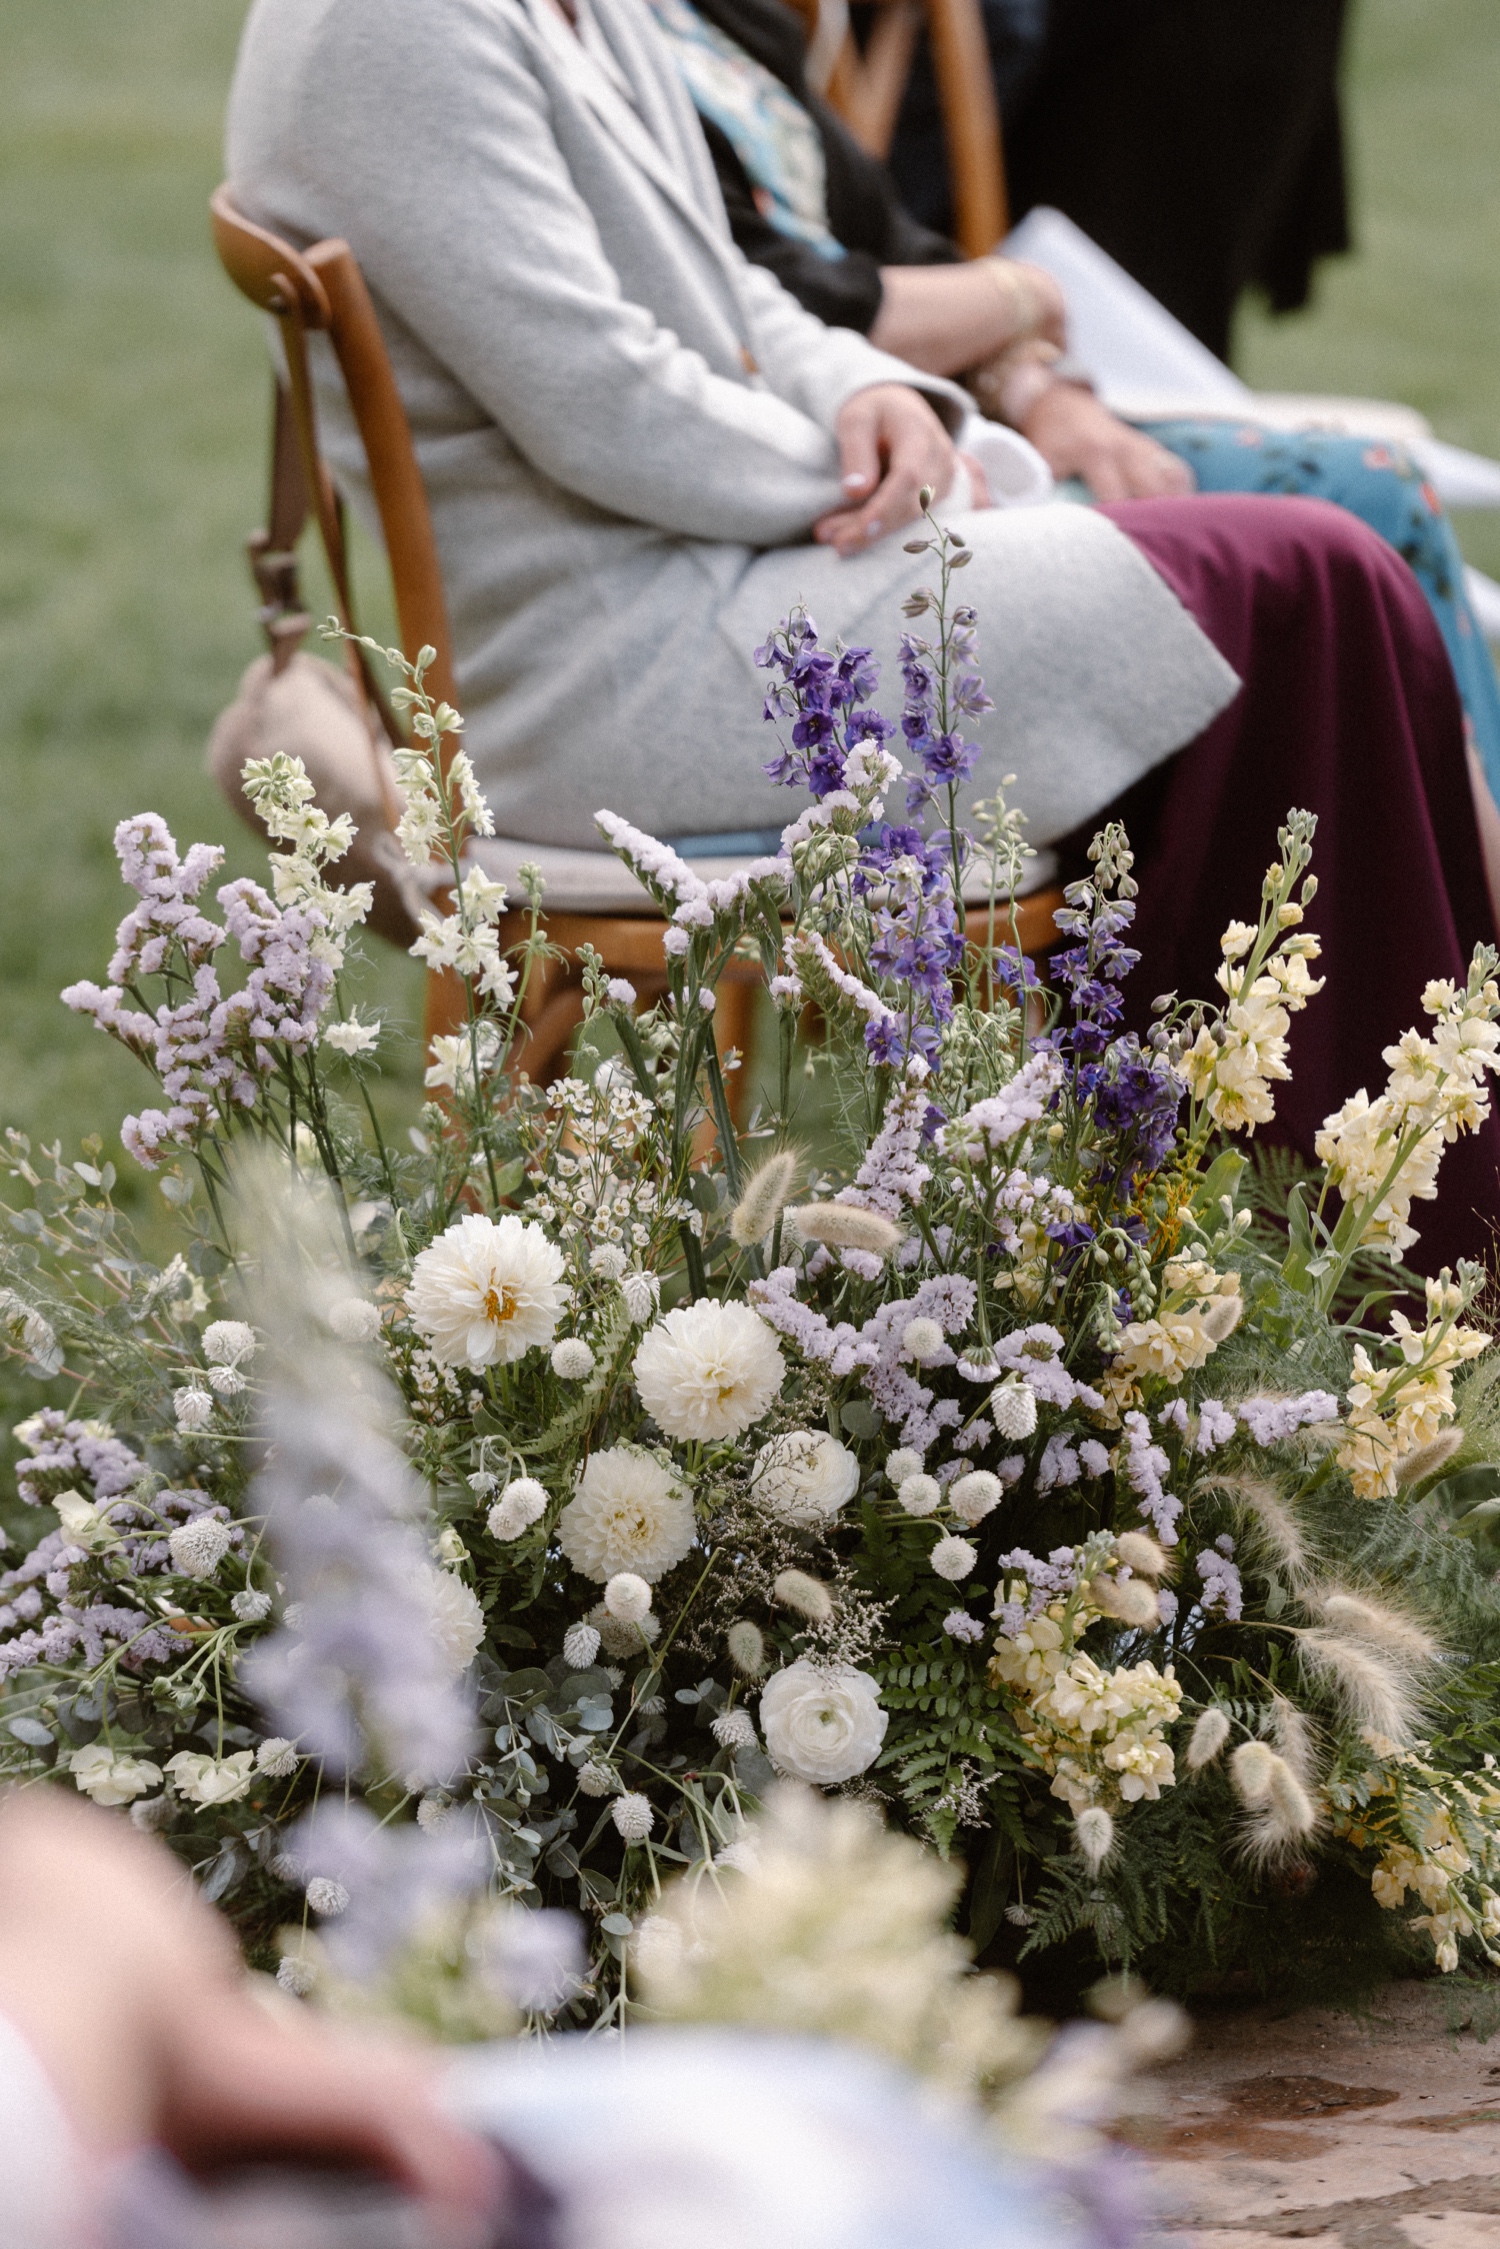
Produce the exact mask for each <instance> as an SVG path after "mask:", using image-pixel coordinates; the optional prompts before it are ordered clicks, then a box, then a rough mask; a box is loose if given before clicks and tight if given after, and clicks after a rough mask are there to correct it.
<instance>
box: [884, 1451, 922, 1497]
mask: <svg viewBox="0 0 1500 2249" xmlns="http://www.w3.org/2000/svg"><path fill="white" fill-rule="evenodd" d="M885 1473H886V1477H887V1479H888V1481H889V1482H891V1483H892V1484H894V1485H895V1487H896V1489H897V1491H900V1489H901V1486H902V1485H903V1484H904V1483H905V1482H906V1479H907V1477H908V1476H920V1475H921V1473H922V1455H921V1454H920V1453H919V1452H913V1451H912V1449H911V1447H910V1445H898V1446H897V1447H896V1450H895V1451H894V1452H893V1453H889V1454H887V1456H886V1463H885Z"/></svg>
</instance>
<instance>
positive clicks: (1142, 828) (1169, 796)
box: [1075, 494, 1500, 1271]
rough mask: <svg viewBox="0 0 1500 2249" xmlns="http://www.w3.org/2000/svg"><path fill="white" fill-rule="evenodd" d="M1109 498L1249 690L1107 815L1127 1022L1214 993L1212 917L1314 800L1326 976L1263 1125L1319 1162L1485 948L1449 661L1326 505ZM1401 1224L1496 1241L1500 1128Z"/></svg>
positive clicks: (1429, 1238) (1470, 1252)
mask: <svg viewBox="0 0 1500 2249" xmlns="http://www.w3.org/2000/svg"><path fill="white" fill-rule="evenodd" d="M1103 512H1104V513H1105V514H1106V515H1108V516H1109V517H1111V519H1112V520H1113V521H1114V522H1115V523H1117V524H1118V525H1119V527H1120V529H1121V530H1122V531H1124V532H1125V533H1126V534H1127V535H1128V536H1129V537H1130V538H1131V539H1132V540H1134V542H1135V544H1136V546H1137V547H1138V548H1139V549H1140V551H1141V553H1142V554H1143V555H1144V556H1145V557H1146V559H1147V561H1148V562H1150V563H1151V564H1152V566H1153V567H1154V568H1155V569H1156V570H1157V571H1158V573H1159V574H1160V575H1161V577H1163V578H1164V579H1165V580H1166V582H1167V584H1168V585H1169V586H1170V587H1171V588H1172V591H1173V592H1174V593H1175V594H1176V595H1177V597H1178V599H1179V600H1180V601H1181V602H1182V603H1183V605H1184V607H1185V608H1187V609H1188V610H1189V611H1190V612H1191V613H1192V615H1193V616H1194V617H1195V618H1196V619H1197V621H1198V623H1199V624H1200V625H1201V626H1202V628H1203V630H1204V632H1206V633H1207V635H1208V637H1209V638H1210V640H1212V641H1213V643H1214V645H1215V647H1217V648H1218V649H1219V650H1220V651H1221V652H1222V654H1223V655H1224V656H1225V657H1226V658H1227V659H1228V661H1229V662H1230V663H1231V664H1232V665H1233V666H1234V668H1235V670H1236V671H1237V672H1238V673H1239V675H1240V677H1241V679H1242V680H1243V681H1244V683H1245V684H1244V686H1243V688H1242V689H1241V691H1240V693H1239V694H1238V695H1237V696H1236V697H1235V699H1234V701H1233V702H1232V703H1231V704H1230V705H1229V707H1228V709H1227V710H1225V711H1224V712H1222V713H1221V714H1220V716H1219V717H1218V718H1217V719H1215V721H1214V722H1213V724H1212V725H1211V726H1210V727H1209V728H1208V729H1207V730H1206V732H1205V733H1203V734H1201V735H1200V736H1199V737H1198V739H1197V740H1196V741H1195V742H1192V743H1190V744H1189V746H1188V747H1187V748H1186V749H1184V750H1182V751H1180V752H1179V753H1178V755H1177V756H1176V757H1174V758H1172V759H1170V760H1169V761H1168V762H1167V763H1166V764H1165V765H1163V766H1161V767H1159V768H1158V769H1157V771H1156V772H1154V773H1152V774H1151V775H1149V776H1148V777H1147V779H1146V780H1144V781H1143V782H1141V783H1139V784H1138V785H1137V786H1136V787H1135V788H1134V789H1132V790H1131V791H1130V792H1129V793H1128V794H1127V795H1126V796H1125V797H1124V798H1122V799H1121V800H1120V801H1119V803H1117V804H1115V805H1113V806H1111V807H1110V808H1109V815H1108V816H1109V817H1114V818H1118V819H1123V820H1124V822H1125V824H1126V826H1127V827H1128V828H1129V830H1130V834H1131V838H1132V841H1133V843H1134V845H1135V848H1136V855H1137V856H1136V868H1135V872H1136V875H1137V877H1138V879H1139V882H1140V901H1139V914H1138V918H1137V922H1136V926H1135V931H1134V941H1135V942H1136V943H1137V944H1138V945H1139V948H1140V951H1141V955H1142V960H1141V965H1140V967H1139V968H1138V969H1137V970H1136V971H1135V973H1134V975H1133V976H1132V977H1131V979H1130V986H1129V987H1128V990H1129V1003H1130V1014H1131V1017H1132V1019H1133V1021H1134V1023H1135V1025H1136V1027H1137V1028H1140V1029H1144V1028H1146V1027H1147V1025H1148V1023H1149V1021H1150V1015H1149V1010H1150V1004H1151V1000H1152V998H1153V996H1154V995H1155V994H1156V993H1158V992H1165V991H1171V990H1176V991H1177V992H1179V993H1180V994H1181V995H1182V996H1183V997H1184V998H1189V997H1191V998H1204V999H1210V998H1215V997H1217V996H1218V994H1217V987H1216V986H1215V984H1214V981H1213V977H1214V970H1215V969H1216V967H1217V966H1218V961H1219V936H1220V933H1221V932H1222V930H1223V929H1224V928H1225V926H1226V924H1227V923H1228V922H1229V921H1230V920H1232V919H1238V920H1242V921H1253V920H1254V919H1255V916H1256V913H1257V911H1258V908H1259V904H1260V888H1261V882H1262V880H1263V878H1264V875H1265V871H1266V868H1267V867H1268V866H1269V865H1270V864H1271V862H1272V860H1273V859H1274V858H1275V856H1276V831H1277V828H1278V826H1279V825H1280V824H1281V822H1282V821H1283V820H1284V818H1285V816H1286V813H1287V811H1288V809H1289V808H1290V807H1291V806H1293V805H1296V806H1300V807H1302V808H1304V809H1305V810H1307V811H1310V812H1314V813H1316V814H1317V819H1318V828H1317V835H1316V837H1315V839H1314V846H1313V870H1314V872H1315V873H1316V875H1317V877H1318V895H1317V898H1316V901H1315V902H1314V905H1313V908H1312V910H1311V912H1310V914H1309V917H1308V926H1309V928H1311V929H1315V930H1316V931H1317V934H1318V936H1319V937H1320V938H1321V940H1322V945H1323V953H1322V959H1321V961H1320V962H1319V964H1318V967H1319V970H1320V972H1321V973H1323V974H1324V975H1326V977H1327V983H1326V985H1325V988H1324V990H1323V991H1322V992H1321V993H1320V995H1319V996H1318V997H1317V998H1316V999H1315V1000H1313V1001H1311V1002H1310V1003H1309V1005H1308V1007H1307V1009H1306V1010H1305V1012H1304V1013H1302V1014H1300V1015H1297V1016H1294V1017H1293V1019H1292V1031H1291V1041H1290V1048H1291V1051H1290V1062H1291V1069H1292V1080H1291V1083H1290V1084H1289V1085H1281V1086H1278V1087H1277V1088H1276V1089H1275V1091H1276V1119H1277V1121H1276V1124H1275V1126H1274V1127H1272V1128H1270V1135H1269V1136H1270V1137H1274V1138H1276V1139H1279V1140H1281V1141H1283V1142H1289V1143H1290V1144H1291V1145H1293V1146H1295V1147H1296V1148H1298V1149H1300V1150H1301V1151H1302V1152H1303V1153H1304V1154H1306V1155H1307V1156H1308V1157H1311V1156H1312V1153H1313V1138H1314V1135H1315V1133H1316V1132H1317V1130H1318V1127H1319V1125H1320V1124H1321V1123H1322V1121H1323V1119H1324V1117H1326V1116H1327V1115H1328V1114H1329V1113H1330V1112H1331V1111H1333V1110H1335V1109H1337V1108H1338V1107H1339V1106H1340V1105H1341V1104H1342V1103H1343V1102H1344V1101H1345V1100H1346V1099H1347V1098H1348V1096H1349V1095H1350V1094H1352V1093H1354V1092H1356V1091H1358V1089H1359V1088H1360V1087H1361V1086H1363V1087H1365V1088H1366V1089H1367V1090H1368V1092H1369V1093H1370V1095H1371V1096H1372V1098H1373V1096H1374V1095H1375V1094H1376V1093H1377V1092H1378V1091H1379V1090H1380V1088H1381V1087H1382V1086H1383V1085H1384V1083H1385V1079H1386V1076H1387V1065H1386V1063H1385V1062H1384V1060H1383V1059H1382V1049H1383V1048H1384V1047H1387V1046H1389V1045H1391V1044H1392V1043H1393V1042H1394V1041H1395V1040H1396V1039H1397V1038H1398V1037H1399V1036H1400V1034H1401V1032H1402V1031H1403V1030H1404V1029H1405V1028H1406V1027H1407V1026H1408V1025H1409V1024H1416V1025H1418V1026H1420V1027H1423V1028H1426V1027H1427V1025H1428V1023H1429V1021H1430V1019H1429V1018H1428V1017H1426V1016H1425V1015H1424V1014H1423V1012H1422V1005H1421V999H1422V989H1423V986H1424V985H1425V984H1426V983H1427V981H1428V979H1429V978H1430V977H1434V976H1442V977H1452V978H1453V979H1454V980H1455V981H1456V982H1459V983H1462V982H1463V980H1464V978H1465V976H1466V975H1467V972H1468V965H1469V957H1470V954H1471V953H1472V951H1473V948H1474V946H1475V945H1476V944H1477V943H1479V942H1480V941H1488V942H1490V943H1493V942H1494V938H1495V929H1494V921H1493V917H1492V914H1491V909H1490V903H1489V895H1488V892H1487V890H1486V887H1485V879H1484V868H1483V862H1482V860H1481V857H1480V848H1479V836H1478V830H1477V828H1476V825H1475V819H1474V811H1473V802H1472V798H1471V796H1470V790H1469V777H1468V768H1467V763H1466V757H1465V749H1464V729H1463V714H1462V711H1461V708H1460V705H1459V699H1458V690H1457V688H1456V686H1455V685H1454V680H1453V673H1452V669H1451V667H1450V665H1449V662H1448V657H1447V653H1446V651H1445V649H1444V647H1443V643H1442V639H1441V637H1440V635H1439V633H1438V629H1437V626H1436V624H1435V623H1434V622H1433V618H1432V613H1431V611H1430V610H1429V608H1428V606H1427V603H1426V602H1425V600H1424V599H1423V597H1422V593H1421V589H1420V587H1419V586H1418V584H1417V581H1416V579H1415V578H1414V577H1413V576H1412V574H1411V572H1410V571H1409V570H1408V568H1407V566H1406V564H1405V563H1404V562H1403V561H1402V560H1401V558H1400V556H1399V555H1397V554H1396V552H1395V550H1394V549H1393V548H1391V547H1389V546H1387V545H1386V544H1385V542H1384V541H1383V540H1382V539H1380V538H1379V537H1378V536H1377V535H1376V534H1375V533H1374V532H1373V531H1370V530H1368V529H1367V528H1366V526H1365V525H1364V524H1363V523H1360V522H1359V521H1358V520H1357V519H1356V518H1355V517H1353V516H1352V515H1349V514H1347V513H1345V512H1344V510H1342V509H1340V508H1336V507H1332V506H1330V505H1329V504H1328V503H1327V502H1326V501H1322V500H1296V499H1285V498H1279V497H1275V498H1273V497H1268V496H1262V495H1259V494H1244V495H1220V496H1213V497H1207V496H1206V497H1203V498H1188V499H1180V500H1127V501H1123V502H1121V503H1119V504H1117V505H1115V506H1111V507H1107V508H1106V509H1104V511H1103ZM1105 816H1106V815H1103V814H1101V815H1100V818H1101V820H1102V819H1103V818H1104V817H1105ZM1094 824H1096V825H1097V823H1094ZM1075 840H1076V839H1075ZM1412 1223H1413V1224H1414V1225H1416V1226H1417V1227H1418V1228H1419V1230H1420V1233H1421V1237H1422V1238H1421V1241H1420V1243H1419V1244H1418V1245H1417V1246H1416V1247H1415V1248H1414V1249H1413V1250H1412V1252H1411V1259H1412V1262H1413V1263H1415V1264H1417V1265H1418V1266H1419V1267H1421V1268H1423V1269H1425V1270H1428V1271H1435V1270H1436V1269H1437V1267H1438V1266H1439V1265H1441V1264H1445V1263H1451V1262H1452V1261H1453V1260H1454V1259H1456V1258H1458V1257H1461V1256H1469V1257H1481V1256H1488V1255H1489V1254H1490V1252H1491V1251H1492V1248H1493V1235H1494V1231H1495V1229H1496V1227H1497V1226H1500V1121H1497V1120H1496V1119H1494V1118H1491V1119H1490V1120H1489V1121H1488V1122H1487V1123H1486V1124H1485V1126H1484V1127H1483V1128H1482V1129H1481V1130H1480V1131H1479V1132H1477V1133H1475V1134H1472V1135H1469V1136H1466V1137H1465V1138H1464V1139H1462V1140H1460V1141H1459V1142H1458V1143H1457V1144H1456V1145H1455V1146H1453V1147H1451V1148H1449V1149H1448V1150H1447V1151H1446V1152H1445V1154H1444V1157H1443V1164H1442V1170H1441V1173H1440V1176H1439V1195H1438V1200H1437V1202H1436V1203H1418V1204H1416V1205H1414V1207H1413V1211H1412Z"/></svg>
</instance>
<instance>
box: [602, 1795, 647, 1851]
mask: <svg viewBox="0 0 1500 2249" xmlns="http://www.w3.org/2000/svg"><path fill="white" fill-rule="evenodd" d="M609 1816H610V1818H611V1819H612V1820H613V1821H614V1823H615V1826H616V1828H617V1829H618V1830H619V1832H620V1835H621V1837H622V1839H623V1840H624V1841H625V1842H627V1843H644V1842H645V1840H646V1838H647V1836H648V1835H649V1834H650V1833H651V1830H652V1828H653V1827H654V1826H655V1825H656V1814H655V1812H654V1811H653V1810H652V1809H651V1799H650V1797H649V1796H641V1795H639V1794H638V1793H637V1792H636V1791H635V1790H634V1789H630V1790H628V1791H627V1792H626V1794H625V1795H623V1796H617V1797H616V1798H615V1800H614V1802H613V1803H612V1804H611V1805H610V1807H609Z"/></svg>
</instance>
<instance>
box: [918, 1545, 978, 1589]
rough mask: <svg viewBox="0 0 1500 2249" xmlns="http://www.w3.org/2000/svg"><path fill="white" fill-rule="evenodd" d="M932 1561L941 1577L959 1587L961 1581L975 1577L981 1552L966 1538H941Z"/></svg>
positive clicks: (933, 1553)
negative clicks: (975, 1566)
mask: <svg viewBox="0 0 1500 2249" xmlns="http://www.w3.org/2000/svg"><path fill="white" fill-rule="evenodd" d="M930 1559H931V1562H932V1566H933V1568H934V1569H935V1570H936V1571H937V1574H938V1576H939V1577H945V1578H947V1579H949V1580H950V1582H951V1583H953V1584H954V1585H957V1584H958V1582H959V1581H960V1579H962V1578H966V1577H972V1576H973V1574H974V1565H975V1563H976V1562H977V1561H978V1560H979V1550H978V1548H977V1547H975V1546H972V1545H971V1544H970V1543H969V1541H968V1539H966V1538H940V1539H939V1540H938V1542H937V1544H936V1546H935V1547H934V1548H933V1550H932V1554H931V1557H930Z"/></svg>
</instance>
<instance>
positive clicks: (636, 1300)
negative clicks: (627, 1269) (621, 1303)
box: [620, 1273, 661, 1328]
mask: <svg viewBox="0 0 1500 2249" xmlns="http://www.w3.org/2000/svg"><path fill="white" fill-rule="evenodd" d="M620 1294H621V1295H622V1296H623V1297H624V1299H625V1309H626V1311H627V1312H628V1313H629V1314H630V1317H631V1320H632V1321H633V1323H634V1324H635V1326H636V1327H638V1328H643V1327H644V1326H645V1325H646V1322H647V1321H648V1320H653V1319H655V1317H656V1307H657V1306H658V1304H660V1302H661V1283H660V1281H659V1280H658V1279H657V1277H656V1275H655V1274H654V1273H622V1274H621V1275H620Z"/></svg>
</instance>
